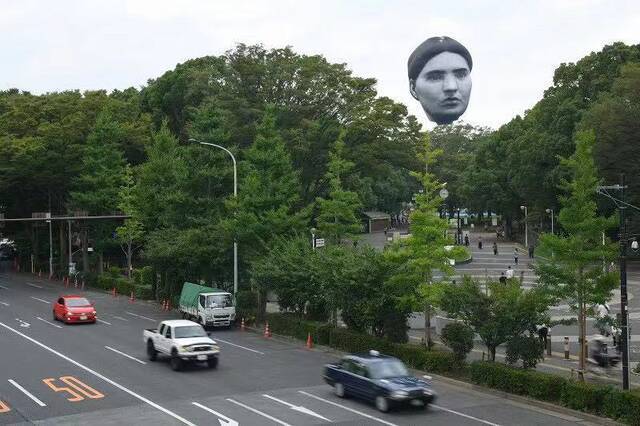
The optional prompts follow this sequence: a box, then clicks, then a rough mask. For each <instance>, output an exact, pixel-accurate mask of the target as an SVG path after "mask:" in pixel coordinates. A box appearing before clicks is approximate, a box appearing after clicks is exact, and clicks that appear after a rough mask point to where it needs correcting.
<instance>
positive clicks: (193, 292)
mask: <svg viewBox="0 0 640 426" xmlns="http://www.w3.org/2000/svg"><path fill="white" fill-rule="evenodd" d="M200 293H226V292H225V291H224V290H220V289H219V288H213V287H205V286H203V285H198V284H194V283H190V282H185V283H184V285H183V286H182V293H180V305H181V306H185V307H189V308H197V305H198V295H199V294H200Z"/></svg>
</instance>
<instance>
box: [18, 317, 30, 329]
mask: <svg viewBox="0 0 640 426" xmlns="http://www.w3.org/2000/svg"><path fill="white" fill-rule="evenodd" d="M16 321H18V322H19V323H20V327H24V328H29V326H30V325H31V324H29V323H28V322H26V321H22V320H21V319H20V318H16Z"/></svg>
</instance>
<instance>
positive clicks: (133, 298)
mask: <svg viewBox="0 0 640 426" xmlns="http://www.w3.org/2000/svg"><path fill="white" fill-rule="evenodd" d="M135 301H136V296H135V294H133V291H132V292H131V296H130V297H129V303H133V302H135Z"/></svg>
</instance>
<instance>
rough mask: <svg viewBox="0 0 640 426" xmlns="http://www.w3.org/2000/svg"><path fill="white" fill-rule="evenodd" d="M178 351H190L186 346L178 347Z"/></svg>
mask: <svg viewBox="0 0 640 426" xmlns="http://www.w3.org/2000/svg"><path fill="white" fill-rule="evenodd" d="M178 351H179V352H191V351H192V349H191V348H190V347H188V346H178Z"/></svg>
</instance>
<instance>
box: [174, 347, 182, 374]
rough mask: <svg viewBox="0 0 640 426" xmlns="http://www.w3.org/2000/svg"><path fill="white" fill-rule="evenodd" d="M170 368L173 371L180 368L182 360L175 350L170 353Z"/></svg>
mask: <svg viewBox="0 0 640 426" xmlns="http://www.w3.org/2000/svg"><path fill="white" fill-rule="evenodd" d="M171 369H172V370H173V371H180V370H181V369H182V360H181V359H180V358H179V357H178V354H177V353H175V351H174V352H172V353H171Z"/></svg>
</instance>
